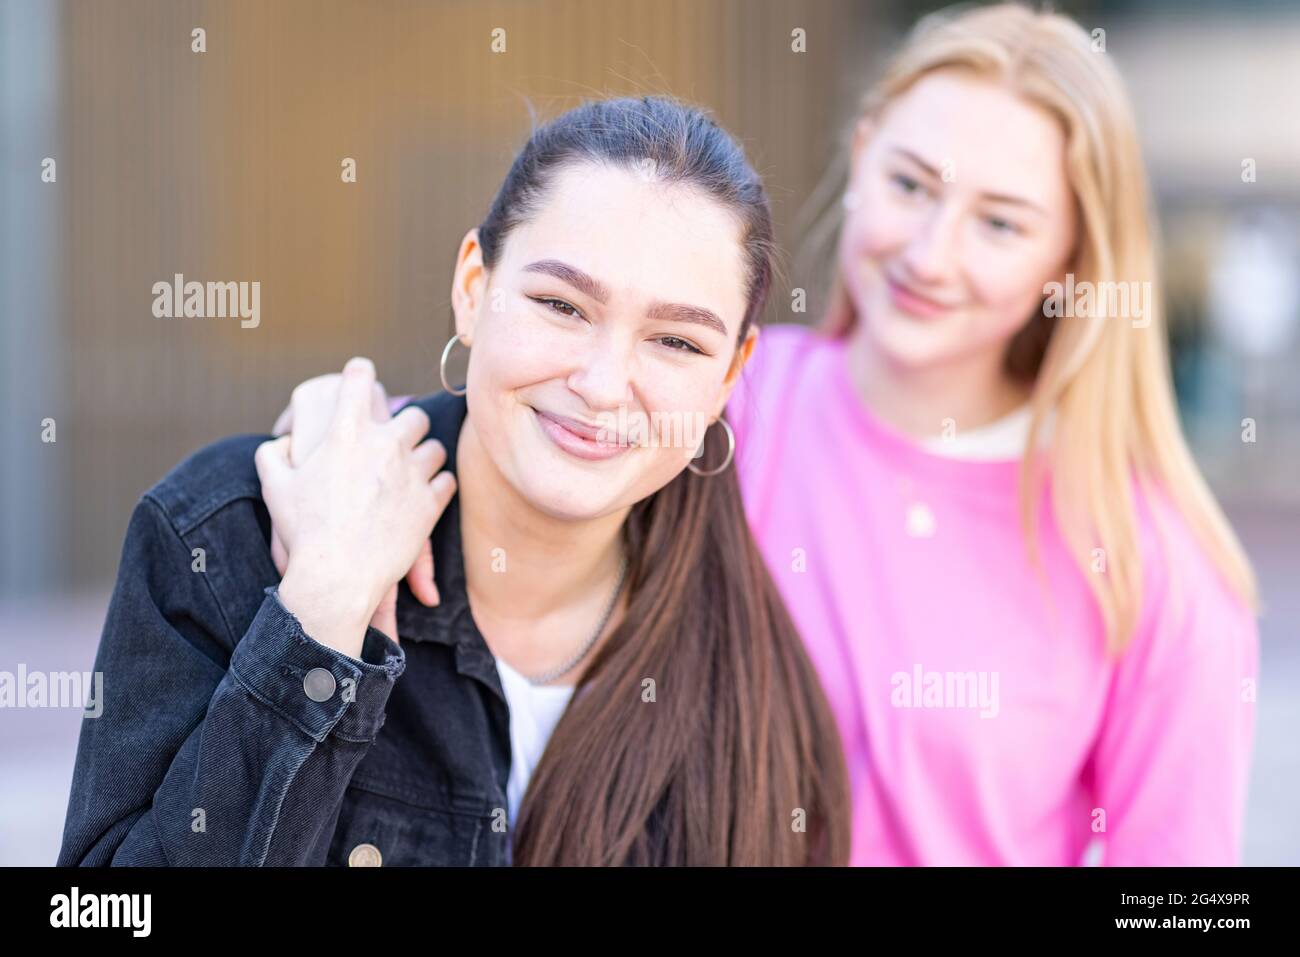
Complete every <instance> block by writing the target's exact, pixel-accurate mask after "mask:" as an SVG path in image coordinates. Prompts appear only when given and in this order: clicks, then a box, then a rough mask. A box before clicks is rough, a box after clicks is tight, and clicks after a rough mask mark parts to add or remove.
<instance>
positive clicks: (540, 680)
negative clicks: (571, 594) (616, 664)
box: [524, 555, 627, 685]
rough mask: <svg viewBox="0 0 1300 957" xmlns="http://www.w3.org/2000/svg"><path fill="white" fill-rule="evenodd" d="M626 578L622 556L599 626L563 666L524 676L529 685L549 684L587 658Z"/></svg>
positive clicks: (624, 561)
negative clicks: (611, 592)
mask: <svg viewBox="0 0 1300 957" xmlns="http://www.w3.org/2000/svg"><path fill="white" fill-rule="evenodd" d="M626 577H627V556H626V555H624V556H623V560H622V561H621V562H620V563H619V566H618V581H617V582H616V583H615V585H614V594H612V595H610V596H609V603H608V604H607V605H606V606H605V613H604V614H603V615H601V616H600V624H599V625H597V626H596V630H595V631H593V632H592V633H591V637H590V638H588V639H587V640H586V641H585V642H583V644H582V647H581V648H579V649H578V650H577V652H576V653H575V654H574V655H573V656H572V657H571V658H569V660H568V661H566V662H564V663H563V664H560V665H556V666H555V667H554V668H551V669H550V670H549V671H543V672H542V673H541V674H534V675H524V677H525V678H527V679H528V683H529V684H533V685H545V684H550V683H551V682H552V681H554V680H555V679H556V678H558V677H560V675H562V674H566V673H567V672H569V671H572V670H573V668H574V666H575V665H577V663H578V662H579V661H581V660H582V659H583V658H585V657H586V656H587V652H589V651H591V646H592V645H594V644H595V643H596V639H598V638H599V637H600V636H601V633H602V632H604V630H605V626H606V625H607V624H609V616H610V615H611V614H613V612H614V604H615V602H617V601H618V596H619V594H620V593H621V592H622V591H623V579H624V578H626Z"/></svg>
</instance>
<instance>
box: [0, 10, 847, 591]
mask: <svg viewBox="0 0 1300 957" xmlns="http://www.w3.org/2000/svg"><path fill="white" fill-rule="evenodd" d="M49 10H50V16H51V17H53V18H54V20H55V22H56V25H57V43H58V47H59V53H58V59H57V62H56V63H54V64H47V65H48V66H53V67H54V68H55V71H56V72H57V75H58V80H59V92H58V101H57V107H58V119H59V122H58V131H57V132H58V136H59V140H58V146H57V148H54V147H51V155H54V156H56V158H57V161H58V167H57V172H58V187H57V194H58V196H59V197H60V200H61V207H60V208H61V220H60V222H61V227H62V241H61V243H60V245H59V247H58V249H57V255H56V256H55V258H56V259H57V262H58V273H57V284H58V286H59V291H60V292H61V294H62V296H63V303H62V306H61V308H57V309H53V310H50V311H49V312H47V313H46V314H45V315H43V316H41V318H40V324H39V326H38V324H37V323H34V322H33V323H28V324H27V325H26V326H25V327H24V328H25V329H26V332H25V333H24V335H26V334H30V333H33V332H35V331H37V330H38V328H40V329H41V330H43V333H42V334H45V333H46V332H47V333H48V334H49V335H50V336H52V337H53V338H54V339H55V341H56V348H57V357H58V362H59V363H60V364H61V365H60V367H59V368H58V369H57V370H55V371H56V373H57V374H54V375H49V374H44V373H41V374H37V372H36V370H35V369H27V370H22V369H20V370H18V371H19V374H18V383H17V387H20V388H21V389H22V390H24V391H27V392H30V393H31V394H32V397H33V399H34V400H35V401H34V405H35V406H36V407H39V408H42V409H45V408H48V409H54V410H56V411H55V412H51V413H50V414H52V415H55V416H56V419H57V423H58V432H57V443H56V444H55V445H54V446H53V447H49V448H47V449H46V450H43V451H47V452H48V453H49V455H48V456H47V457H48V458H50V459H54V460H56V461H57V464H56V466H55V468H56V470H57V471H58V472H59V473H60V474H61V475H62V476H65V477H67V478H69V479H70V482H69V485H68V487H69V488H70V489H72V490H74V491H73V492H72V494H69V495H67V496H63V497H61V499H60V501H59V502H58V510H59V512H60V513H61V514H62V516H63V518H64V521H63V523H62V526H61V531H59V532H58V533H57V534H58V536H61V539H60V540H58V541H57V542H56V544H55V547H54V548H53V549H52V550H51V551H50V553H49V554H48V555H47V556H46V557H45V558H44V559H43V560H42V562H41V564H43V565H45V566H46V567H44V568H43V569H41V570H40V571H39V572H35V571H34V572H33V574H30V575H27V576H25V578H24V579H23V590H24V591H28V590H29V589H31V588H32V587H40V586H42V585H43V586H45V587H67V586H69V585H78V584H81V583H84V582H89V581H105V580H111V578H112V576H113V574H114V571H115V567H116V561H117V557H118V552H119V549H120V546H121V538H122V535H123V533H124V531H125V525H126V520H127V518H128V516H129V513H130V508H131V505H132V504H133V503H134V501H135V499H136V498H137V497H138V496H139V494H140V493H141V492H142V491H143V490H144V489H145V488H147V487H148V485H149V484H151V483H152V482H153V481H155V480H156V479H157V478H159V477H160V476H161V475H162V474H163V472H164V471H165V470H166V469H167V468H169V467H170V466H171V465H173V464H174V463H175V462H177V461H178V460H179V459H180V458H181V457H182V456H183V455H184V454H186V453H188V452H190V451H192V450H193V449H195V448H197V447H198V446H200V445H202V444H204V443H206V442H208V441H211V440H213V439H215V438H218V437H220V436H222V435H225V434H229V433H233V432H249V431H269V429H270V426H271V423H272V422H273V421H274V418H275V416H276V414H277V413H278V411H279V410H280V409H281V408H282V407H283V406H284V405H285V403H286V402H287V401H288V398H289V392H290V389H291V387H292V386H293V385H294V384H295V383H296V382H297V381H299V380H300V379H302V378H305V377H308V376H310V375H314V374H319V373H321V372H325V371H330V370H337V369H338V368H340V367H341V366H342V364H343V362H344V361H345V360H346V359H347V358H348V357H349V356H350V355H353V354H358V353H359V354H366V355H370V356H371V357H373V358H374V359H375V360H376V362H377V364H378V367H379V370H380V373H381V377H382V379H383V380H384V381H385V383H386V384H387V385H388V386H389V387H390V389H391V390H393V391H401V392H425V391H431V390H433V389H434V388H436V387H437V386H436V384H437V371H436V363H437V359H438V356H439V353H440V351H441V347H442V345H443V343H444V342H445V341H446V339H447V337H448V336H449V335H450V329H451V325H450V307H449V299H448V287H449V284H450V277H451V266H452V263H453V259H454V254H455V251H456V248H457V246H458V244H459V242H460V240H461V238H462V236H463V235H464V233H465V231H466V230H467V229H469V228H471V227H473V226H474V225H476V224H477V223H478V221H479V219H480V218H481V217H482V215H483V214H484V212H485V211H486V208H487V205H488V203H489V202H490V200H491V198H492V196H493V194H494V192H495V189H496V187H497V186H498V185H499V182H500V180H501V178H502V177H503V175H504V173H505V171H506V170H507V168H508V166H509V163H510V161H511V159H512V158H513V155H514V152H515V151H516V150H517V149H518V147H519V146H520V145H522V143H523V141H524V139H525V138H526V137H527V134H528V132H529V129H530V125H531V122H532V120H531V115H532V112H533V111H536V113H537V114H538V115H539V117H540V118H543V119H544V118H547V117H550V116H554V115H555V114H557V113H558V112H561V111H562V110H564V109H566V108H568V107H571V106H574V105H576V104H577V103H578V102H579V101H580V100H581V99H582V98H584V97H592V96H600V95H606V94H626V93H671V94H675V95H678V96H682V97H685V98H688V99H692V100H695V101H698V102H701V103H703V104H707V105H708V106H709V107H710V108H712V109H713V110H714V111H715V114H716V116H717V117H718V118H719V120H720V121H721V122H722V123H723V124H724V125H725V126H727V127H728V128H729V129H731V130H732V131H733V132H735V133H736V134H737V135H738V136H740V137H741V138H742V139H743V140H744V142H745V143H746V145H747V147H748V148H749V149H750V150H751V155H752V159H753V161H754V162H755V164H756V166H757V167H758V168H759V169H760V171H761V172H762V173H764V174H765V176H766V177H767V178H768V179H769V182H770V183H771V189H772V196H773V203H774V207H775V214H776V217H777V219H778V221H779V223H780V229H781V232H782V235H781V236H780V238H781V239H782V240H783V241H785V242H789V241H791V240H792V239H793V237H792V236H791V235H790V234H789V222H790V220H791V219H792V218H793V211H794V209H795V207H796V205H797V202H798V200H799V198H800V197H802V196H804V195H806V194H807V192H808V191H809V190H810V189H811V188H812V184H813V182H814V181H815V179H816V178H817V177H818V176H819V174H820V172H821V165H820V164H821V163H822V161H823V159H824V157H825V156H826V154H827V145H828V140H829V138H830V137H831V135H832V133H833V131H834V129H835V118H836V117H837V116H838V115H839V113H840V108H841V105H842V104H841V98H842V94H841V88H842V87H845V84H844V83H843V82H842V79H843V78H842V77H841V75H840V57H839V55H838V47H839V45H840V44H841V43H843V42H845V41H847V40H849V39H851V38H852V37H853V36H854V34H855V33H861V34H862V35H864V36H865V35H866V34H868V33H869V28H868V21H869V18H868V13H867V8H866V7H865V6H863V5H861V4H853V3H841V2H818V3H812V4H807V5H796V6H795V7H791V6H790V5H788V4H782V3H779V2H754V0H748V2H742V0H726V2H703V3H700V2H688V0H669V2H659V0H657V2H655V3H636V2H559V3H545V4H538V3H526V2H508V3H481V2H464V0H462V2H443V3H437V4H432V3H383V4H372V3H331V4H321V3H318V2H304V0H277V2H274V3H265V2H260V0H222V2H211V3H205V2H160V0H132V2H115V3H90V2H68V3H63V4H54V5H52V6H50V7H49ZM796 13H797V16H796V15H795V14H796ZM795 26H799V27H802V28H803V29H805V30H806V31H807V33H808V36H809V41H808V45H809V53H807V54H804V55H797V54H795V53H793V52H792V51H791V30H792V29H793V28H794V27H795ZM196 27H201V28H202V29H203V30H205V31H206V48H207V49H206V52H203V53H197V52H193V51H192V50H191V45H192V42H193V41H192V37H191V31H192V30H193V29H194V28H196ZM497 28H501V29H503V30H504V31H505V34H504V41H505V50H504V52H493V50H492V43H493V30H494V29H497ZM345 157H350V158H352V159H354V160H355V161H356V165H357V182H356V183H354V184H349V183H344V182H342V179H341V171H342V168H341V163H342V161H343V160H344V158H345ZM22 162H23V164H25V168H27V167H29V168H31V169H35V168H36V164H38V163H39V160H38V159H36V158H34V157H33V156H24V157H23V158H22ZM42 188H43V189H45V191H46V193H53V190H51V189H50V188H49V187H42V186H41V184H39V183H34V184H33V187H32V191H33V194H35V193H36V192H37V191H38V190H40V189H42ZM37 212H38V211H33V212H32V213H31V215H32V216H36V215H37ZM27 215H28V214H25V213H24V214H23V218H24V219H25V218H26V217H27ZM176 273H181V274H183V275H184V277H185V279H186V280H187V281H188V280H198V281H201V282H207V281H249V282H251V281H254V280H256V281H260V283H261V304H260V305H261V321H260V325H259V326H258V327H257V328H241V326H240V324H239V322H238V320H235V319H199V318H189V319H185V318H177V319H158V318H155V317H154V316H153V314H152V311H151V309H152V304H153V299H154V294H153V292H152V286H153V284H154V283H155V282H158V281H167V282H170V281H171V280H172V277H173V276H174V274H176ZM33 318H34V317H33ZM23 429H24V432H23V436H24V437H25V438H26V439H27V442H25V443H24V445H30V442H31V441H34V440H35V437H36V436H37V435H38V433H37V431H36V427H35V426H33V424H32V423H31V422H28V421H24V422H23ZM27 451H28V454H30V452H31V449H30V448H28V449H27ZM46 464H49V463H46ZM30 485H31V481H30V477H29V479H28V481H26V482H25V483H23V484H20V485H18V486H15V488H18V489H21V488H30ZM3 501H4V506H3V507H4V508H5V509H6V512H7V516H8V517H16V516H18V515H19V514H20V513H21V512H22V510H23V509H25V508H26V507H27V506H26V503H27V502H30V501H31V496H30V495H16V496H11V495H5V496H4V499H3ZM52 565H53V566H57V567H51V566H52ZM6 580H7V583H8V584H9V586H10V589H11V590H12V588H13V587H14V586H15V585H16V580H15V581H9V580H8V579H6Z"/></svg>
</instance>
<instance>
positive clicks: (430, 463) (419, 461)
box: [411, 439, 447, 482]
mask: <svg viewBox="0 0 1300 957" xmlns="http://www.w3.org/2000/svg"><path fill="white" fill-rule="evenodd" d="M411 460H412V461H413V462H414V463H415V465H416V466H417V467H418V468H419V469H420V477H421V478H423V479H424V480H425V481H426V482H428V481H429V480H431V479H432V478H433V477H434V475H436V474H437V473H438V469H440V468H442V466H443V465H444V464H445V463H446V461H447V450H446V448H444V447H443V444H442V443H441V442H439V441H438V440H437V439H426V440H425V441H423V442H421V443H420V444H419V445H417V446H416V447H415V451H414V452H412V453H411Z"/></svg>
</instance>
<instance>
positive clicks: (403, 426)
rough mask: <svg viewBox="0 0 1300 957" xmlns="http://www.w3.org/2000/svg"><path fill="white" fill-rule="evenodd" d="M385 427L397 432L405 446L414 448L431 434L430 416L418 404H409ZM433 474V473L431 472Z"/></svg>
mask: <svg viewBox="0 0 1300 957" xmlns="http://www.w3.org/2000/svg"><path fill="white" fill-rule="evenodd" d="M385 428H388V429H392V430H393V432H395V433H396V434H397V437H398V440H399V441H400V442H401V443H402V447H403V448H407V449H413V448H415V446H416V444H417V443H418V442H420V441H421V440H422V439H423V438H424V437H425V436H426V435H428V434H429V416H428V415H427V414H426V413H425V411H424V410H423V409H421V408H420V407H419V406H417V405H408V406H407V407H406V408H405V409H403V410H402V411H401V412H399V413H397V415H395V416H393V420H392V421H391V422H389V423H388V424H387V425H386V426H385ZM430 474H432V473H430Z"/></svg>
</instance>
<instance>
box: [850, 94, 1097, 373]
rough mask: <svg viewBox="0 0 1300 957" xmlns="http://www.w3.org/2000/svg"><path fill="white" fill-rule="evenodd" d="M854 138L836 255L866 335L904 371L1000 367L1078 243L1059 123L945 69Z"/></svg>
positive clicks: (899, 99)
mask: <svg viewBox="0 0 1300 957" xmlns="http://www.w3.org/2000/svg"><path fill="white" fill-rule="evenodd" d="M858 134H859V135H858V139H857V142H856V144H855V149H854V163H853V172H852V178H851V181H850V195H851V196H853V197H855V198H856V203H853V204H850V205H851V208H850V210H849V212H848V214H847V215H846V218H845V223H844V230H843V233H842V237H841V242H840V247H839V258H840V261H839V269H840V273H841V275H842V276H843V277H844V283H845V288H846V290H847V291H848V293H849V296H850V297H851V299H852V300H853V303H854V306H855V307H856V312H857V314H858V315H859V316H861V317H862V319H863V321H862V325H861V328H860V329H859V330H858V334H860V335H863V336H866V337H868V339H869V341H870V342H871V343H872V344H873V346H874V347H875V348H876V349H877V350H878V351H879V352H880V353H881V354H882V355H884V356H886V357H888V358H889V359H890V360H891V361H892V362H894V363H896V364H898V365H900V366H903V367H909V368H915V369H923V368H928V367H934V366H937V365H941V364H943V363H949V362H954V361H961V360H963V359H967V358H971V357H976V358H981V357H982V358H985V359H989V360H997V359H1000V357H1001V356H1002V355H1003V354H1004V353H1005V350H1006V348H1007V344H1008V342H1009V341H1010V339H1011V337H1012V336H1013V335H1014V334H1015V332H1016V331H1017V330H1019V329H1020V328H1021V327H1022V326H1023V325H1024V324H1025V323H1026V321H1028V320H1029V318H1030V317H1031V316H1032V315H1033V314H1034V313H1035V311H1036V310H1037V309H1038V308H1039V306H1040V303H1041V301H1042V298H1043V287H1044V285H1045V284H1046V283H1048V282H1050V281H1054V280H1059V279H1061V277H1062V273H1063V271H1064V270H1065V268H1066V263H1067V260H1068V258H1069V255H1070V252H1071V249H1072V247H1073V245H1074V241H1075V234H1076V228H1077V227H1076V213H1075V208H1074V201H1073V194H1072V192H1071V188H1070V184H1069V178H1068V174H1067V170H1066V162H1065V134H1064V132H1063V130H1062V128H1061V126H1060V124H1059V123H1057V122H1056V121H1055V119H1054V118H1053V117H1052V116H1051V115H1050V114H1049V113H1047V112H1046V111H1045V110H1043V109H1041V108H1040V107H1038V106H1036V105H1034V104H1031V103H1029V102H1027V101H1026V100H1023V99H1021V98H1020V97H1018V96H1017V95H1015V94H1014V93H1013V92H1012V91H1010V90H1008V89H1006V88H1005V87H1003V86H1000V85H997V84H994V83H992V82H989V81H986V80H981V79H977V78H975V77H974V76H971V75H968V74H964V73H962V72H959V71H952V70H946V71H937V72H934V73H931V74H928V75H927V76H924V77H922V78H921V79H920V80H918V81H917V82H916V83H915V84H913V85H912V86H911V87H910V88H909V89H908V90H906V91H905V92H904V93H902V94H901V95H899V96H898V97H897V98H896V99H894V100H893V101H892V102H891V103H890V104H889V105H888V106H887V107H886V108H885V110H884V112H883V115H882V116H881V117H880V119H879V121H878V122H877V123H876V124H875V126H874V127H872V126H870V125H868V124H863V125H862V126H860V127H859V131H858Z"/></svg>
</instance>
